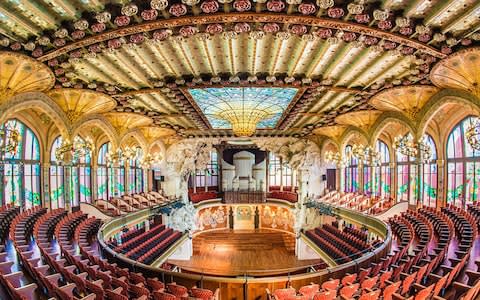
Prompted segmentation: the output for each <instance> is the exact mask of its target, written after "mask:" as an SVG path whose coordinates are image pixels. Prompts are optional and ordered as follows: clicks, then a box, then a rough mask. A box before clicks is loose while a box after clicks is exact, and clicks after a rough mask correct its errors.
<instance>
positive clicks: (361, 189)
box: [357, 160, 364, 194]
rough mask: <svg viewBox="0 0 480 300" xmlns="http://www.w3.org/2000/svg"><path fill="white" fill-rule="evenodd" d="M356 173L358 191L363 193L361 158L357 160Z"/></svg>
mask: <svg viewBox="0 0 480 300" xmlns="http://www.w3.org/2000/svg"><path fill="white" fill-rule="evenodd" d="M357 175H358V193H359V194H363V192H364V191H363V185H364V182H363V180H364V178H363V162H362V161H361V160H359V161H358V165H357Z"/></svg>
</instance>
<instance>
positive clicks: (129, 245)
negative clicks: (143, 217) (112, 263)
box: [114, 224, 165, 254]
mask: <svg viewBox="0 0 480 300" xmlns="http://www.w3.org/2000/svg"><path fill="white" fill-rule="evenodd" d="M164 229H165V225H163V224H159V225H156V226H154V227H153V228H151V229H150V230H148V231H146V232H144V233H142V234H141V235H139V236H137V237H135V238H133V239H131V240H129V241H128V242H126V243H122V244H121V245H119V246H117V247H116V248H115V249H114V251H115V252H118V253H122V254H125V253H127V252H128V251H130V250H132V249H134V248H135V247H137V246H139V245H141V244H143V243H144V242H146V241H147V240H149V239H151V238H152V237H154V236H156V235H157V234H159V233H160V232H162V231H163V230H164Z"/></svg>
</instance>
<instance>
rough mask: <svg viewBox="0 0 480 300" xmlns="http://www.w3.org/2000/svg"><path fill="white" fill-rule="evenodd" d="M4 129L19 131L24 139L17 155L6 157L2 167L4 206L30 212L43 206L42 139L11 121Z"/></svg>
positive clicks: (16, 122)
mask: <svg viewBox="0 0 480 300" xmlns="http://www.w3.org/2000/svg"><path fill="white" fill-rule="evenodd" d="M3 126H5V127H7V128H12V129H13V128H14V129H16V130H17V131H18V132H19V134H20V137H21V139H20V141H19V144H18V148H17V151H16V153H6V155H5V159H4V161H3V162H2V163H1V164H0V180H1V182H2V185H1V187H0V196H1V197H0V205H4V204H7V203H10V204H13V205H17V206H23V207H25V208H26V209H29V208H32V207H34V206H37V205H41V198H40V145H39V143H38V139H37V137H36V136H35V134H34V133H33V132H32V131H31V130H30V129H29V128H28V127H26V126H25V124H23V123H22V122H20V121H18V120H16V119H13V120H9V121H7V122H6V123H5V125H2V127H3Z"/></svg>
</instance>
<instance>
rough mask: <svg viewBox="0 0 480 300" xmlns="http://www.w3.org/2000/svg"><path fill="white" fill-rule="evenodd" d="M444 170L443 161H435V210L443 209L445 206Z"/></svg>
mask: <svg viewBox="0 0 480 300" xmlns="http://www.w3.org/2000/svg"><path fill="white" fill-rule="evenodd" d="M445 175H446V168H445V160H443V159H438V160H437V205H436V206H437V208H440V207H444V206H445V205H446V197H445V195H446V190H447V187H446V186H445V183H446V180H445V178H446V176H445Z"/></svg>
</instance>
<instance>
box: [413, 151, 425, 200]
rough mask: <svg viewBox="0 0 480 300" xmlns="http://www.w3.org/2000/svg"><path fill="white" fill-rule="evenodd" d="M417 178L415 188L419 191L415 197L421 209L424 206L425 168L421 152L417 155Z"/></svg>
mask: <svg viewBox="0 0 480 300" xmlns="http://www.w3.org/2000/svg"><path fill="white" fill-rule="evenodd" d="M416 165H417V174H416V175H417V176H416V182H415V186H416V187H417V190H416V191H415V196H416V199H417V202H416V206H417V207H420V206H421V205H422V204H423V188H424V187H423V168H424V164H423V162H422V157H421V153H420V151H418V154H417V164H416Z"/></svg>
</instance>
